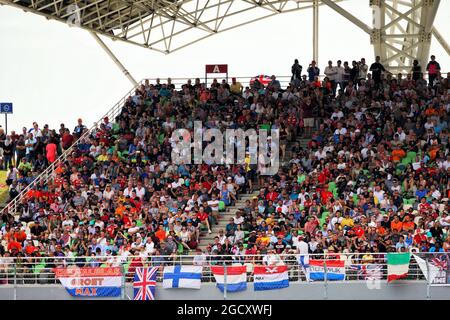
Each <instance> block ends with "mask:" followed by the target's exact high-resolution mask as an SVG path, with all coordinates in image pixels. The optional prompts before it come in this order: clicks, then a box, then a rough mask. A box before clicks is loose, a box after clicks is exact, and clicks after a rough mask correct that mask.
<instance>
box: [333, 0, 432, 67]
mask: <svg viewBox="0 0 450 320" xmlns="http://www.w3.org/2000/svg"><path fill="white" fill-rule="evenodd" d="M327 1H329V0H327ZM370 4H371V5H372V8H373V19H374V29H373V31H372V36H371V42H372V44H373V46H374V52H375V55H378V56H380V57H381V62H382V63H384V64H386V67H387V68H388V69H392V70H396V71H399V70H400V71H402V72H409V71H410V69H411V66H412V63H413V60H415V59H417V60H419V63H420V65H422V67H424V66H425V65H426V63H427V61H428V58H429V54H430V45H431V36H432V31H433V23H434V19H435V17H436V13H437V11H438V8H439V4H440V0H409V1H400V0H371V2H370ZM375 21H376V23H375Z"/></svg>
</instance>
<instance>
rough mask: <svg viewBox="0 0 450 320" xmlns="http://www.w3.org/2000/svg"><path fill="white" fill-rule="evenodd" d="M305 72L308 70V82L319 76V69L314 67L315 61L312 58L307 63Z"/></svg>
mask: <svg viewBox="0 0 450 320" xmlns="http://www.w3.org/2000/svg"><path fill="white" fill-rule="evenodd" d="M307 72H308V80H309V81H310V82H313V81H314V80H315V78H316V77H318V76H319V74H320V69H319V68H317V67H316V62H315V61H314V60H313V61H312V62H311V64H310V65H309V68H308V70H307Z"/></svg>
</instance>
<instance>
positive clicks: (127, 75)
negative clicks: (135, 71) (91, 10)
mask: <svg viewBox="0 0 450 320" xmlns="http://www.w3.org/2000/svg"><path fill="white" fill-rule="evenodd" d="M90 34H91V35H92V36H93V37H94V39H95V40H96V41H97V43H98V44H99V45H100V47H102V48H103V50H105V52H106V53H107V54H108V56H109V57H110V58H111V59H112V60H113V61H114V63H115V64H116V65H117V66H118V67H119V69H120V71H122V72H123V74H124V75H125V76H126V77H127V78H128V80H130V82H131V83H132V84H133V86H134V87H136V86H137V85H138V83H137V81H136V80H135V79H134V78H133V76H132V75H131V74H130V72H128V70H127V69H126V68H125V67H124V65H123V64H122V63H121V62H120V61H119V59H117V57H116V56H115V55H114V53H113V52H112V51H111V50H110V49H109V48H108V46H107V45H106V44H105V43H104V42H103V41H102V39H100V38H99V36H98V35H97V34H96V33H95V32H92V31H90Z"/></svg>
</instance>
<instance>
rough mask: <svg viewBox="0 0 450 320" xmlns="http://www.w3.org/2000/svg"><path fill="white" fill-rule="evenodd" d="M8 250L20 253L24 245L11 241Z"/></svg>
mask: <svg viewBox="0 0 450 320" xmlns="http://www.w3.org/2000/svg"><path fill="white" fill-rule="evenodd" d="M8 251H9V252H13V251H16V253H19V252H21V251H22V245H21V244H20V243H19V242H17V241H14V240H13V241H11V242H10V243H8Z"/></svg>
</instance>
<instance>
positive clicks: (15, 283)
mask: <svg viewBox="0 0 450 320" xmlns="http://www.w3.org/2000/svg"><path fill="white" fill-rule="evenodd" d="M16 266H17V265H16V262H15V261H14V301H16V300H17V268H16Z"/></svg>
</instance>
